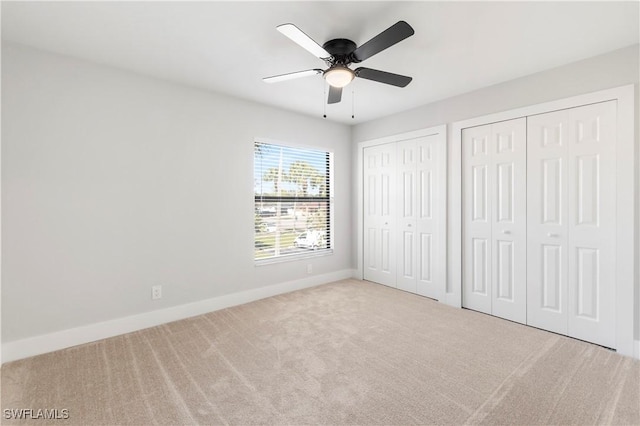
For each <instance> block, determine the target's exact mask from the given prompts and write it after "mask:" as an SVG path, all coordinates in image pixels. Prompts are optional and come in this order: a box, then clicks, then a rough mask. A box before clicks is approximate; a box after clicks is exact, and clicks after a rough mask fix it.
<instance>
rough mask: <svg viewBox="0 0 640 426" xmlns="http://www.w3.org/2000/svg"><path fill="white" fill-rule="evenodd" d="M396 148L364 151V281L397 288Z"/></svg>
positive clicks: (390, 145)
mask: <svg viewBox="0 0 640 426" xmlns="http://www.w3.org/2000/svg"><path fill="white" fill-rule="evenodd" d="M395 154H396V145H395V144H387V145H378V146H373V147H369V148H365V149H364V169H363V170H364V176H363V178H364V186H365V191H364V200H363V202H364V209H363V210H364V253H363V255H364V271H363V275H364V279H366V280H370V281H375V282H378V283H381V284H385V285H388V286H391V287H395V286H396V238H395V233H396V155H395Z"/></svg>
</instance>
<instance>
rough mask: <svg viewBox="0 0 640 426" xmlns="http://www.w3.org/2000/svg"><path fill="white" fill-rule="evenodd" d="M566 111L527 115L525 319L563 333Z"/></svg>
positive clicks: (565, 265) (546, 328)
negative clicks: (526, 270) (527, 271)
mask: <svg viewBox="0 0 640 426" xmlns="http://www.w3.org/2000/svg"><path fill="white" fill-rule="evenodd" d="M567 137H568V122H567V112H566V111H556V112H551V113H547V114H540V115H536V116H532V117H528V119H527V170H528V181H527V198H528V201H527V228H528V229H527V233H528V238H527V245H528V248H527V257H528V262H527V264H528V268H529V273H528V274H527V324H528V325H532V326H534V327H539V328H543V329H545V330H550V331H554V332H556V333H561V334H567V318H568V317H567V265H568V263H567V260H568V257H567V254H568V248H567V245H568V233H567V193H568V185H567V165H566V164H567V159H566V157H567V145H568V141H567Z"/></svg>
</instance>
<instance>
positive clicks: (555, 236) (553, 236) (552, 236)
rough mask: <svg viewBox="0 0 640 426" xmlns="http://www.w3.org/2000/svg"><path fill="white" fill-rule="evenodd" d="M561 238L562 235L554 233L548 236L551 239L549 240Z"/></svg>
mask: <svg viewBox="0 0 640 426" xmlns="http://www.w3.org/2000/svg"><path fill="white" fill-rule="evenodd" d="M559 236H560V235H558V234H554V233H553V232H549V233H548V234H547V237H549V238H558V237H559Z"/></svg>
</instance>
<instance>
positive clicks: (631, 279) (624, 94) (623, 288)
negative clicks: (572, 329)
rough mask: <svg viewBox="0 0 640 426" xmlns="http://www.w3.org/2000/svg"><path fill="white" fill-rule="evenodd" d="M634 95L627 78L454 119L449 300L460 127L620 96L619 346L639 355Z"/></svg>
mask: <svg viewBox="0 0 640 426" xmlns="http://www.w3.org/2000/svg"><path fill="white" fill-rule="evenodd" d="M634 96H635V88H634V85H633V84H629V85H625V86H620V87H616V88H612V89H606V90H601V91H598V92H593V93H588V94H584V95H578V96H573V97H570V98H565V99H559V100H555V101H551V102H545V103H541V104H537V105H531V106H527V107H523V108H517V109H513V110H509V111H503V112H499V113H494V114H489V115H485V116H481V117H475V118H471V119H468V120H462V121H457V122H454V123H452V131H451V132H450V134H449V136H450V141H449V142H450V143H449V144H448V146H449V151H448V156H449V158H450V162H449V168H448V169H449V174H448V184H449V187H448V189H449V192H448V193H449V200H448V208H449V215H448V221H449V227H448V248H449V251H448V252H447V255H448V258H449V262H448V265H447V268H448V270H447V277H448V278H449V280H448V282H447V293H446V298H445V301H446V303H447V304H449V305H452V306H456V307H461V306H462V129H465V128H467V127H475V126H480V125H483V124H490V123H495V122H498V121H505V120H511V119H514V118H520V117H526V116H531V115H536V114H543V113H547V112H552V111H556V110H561V109H567V108H574V107H579V106H583V105H588V104H593V103H599V102H605V101H610V100H616V101H617V132H618V133H617V135H618V139H617V145H616V188H617V200H616V326H615V330H616V349H617V351H618V352H619V353H621V354H623V355H627V356H632V357H635V358H638V357H640V354H639V353H638V351H639V350H640V349H639V347H636V342H635V341H634V323H635V321H636V320H635V319H634V304H635V303H636V298H638V295H634V288H636V289H638V282H637V281H638V278H637V272H638V269H639V268H640V266H635V264H634V263H635V262H634V261H635V260H636V259H637V250H638V248H637V247H636V246H635V244H636V241H635V240H636V235H637V232H638V226H640V225H638V226H637V225H636V220H637V217H636V215H637V208H638V206H637V205H636V203H637V197H636V195H637V190H638V183H637V177H638V176H637V175H636V174H635V173H636V171H635V169H636V168H637V167H636V166H638V165H639V163H640V160H638V158H637V155H638V152H636V149H635V145H636V136H634V132H635V123H634V117H635V115H634V114H635V111H634V110H635V103H634ZM638 263H640V259H639V260H638ZM638 292H640V289H638ZM639 303H640V302H639ZM639 309H640V306H639ZM636 327H639V332H640V324H636ZM639 346H640V345H639Z"/></svg>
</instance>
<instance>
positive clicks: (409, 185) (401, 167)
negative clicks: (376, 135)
mask: <svg viewBox="0 0 640 426" xmlns="http://www.w3.org/2000/svg"><path fill="white" fill-rule="evenodd" d="M397 150H398V160H399V161H398V169H397V176H398V184H397V188H398V196H399V199H398V205H399V206H400V215H399V217H398V233H399V235H401V238H400V241H398V264H399V265H401V268H399V269H398V273H397V285H398V288H399V289H401V290H405V291H410V292H412V293H415V292H416V291H417V283H416V279H417V275H416V261H417V254H416V243H417V240H418V238H417V235H416V232H417V231H416V230H417V227H416V219H417V211H416V209H415V206H416V202H415V200H416V163H417V161H416V160H417V157H418V155H417V154H418V153H417V151H416V150H417V147H416V142H415V140H408V141H402V142H398V143H397ZM418 204H419V203H418Z"/></svg>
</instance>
